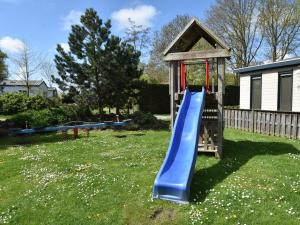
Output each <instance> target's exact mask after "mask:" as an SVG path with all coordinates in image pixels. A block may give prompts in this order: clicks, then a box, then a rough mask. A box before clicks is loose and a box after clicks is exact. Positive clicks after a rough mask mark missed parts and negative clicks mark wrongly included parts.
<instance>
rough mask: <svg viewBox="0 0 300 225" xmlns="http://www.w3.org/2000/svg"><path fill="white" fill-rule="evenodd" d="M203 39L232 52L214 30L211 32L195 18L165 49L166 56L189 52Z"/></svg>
mask: <svg viewBox="0 0 300 225" xmlns="http://www.w3.org/2000/svg"><path fill="white" fill-rule="evenodd" d="M202 37H203V38H204V39H205V40H206V41H207V42H208V43H210V44H211V45H212V46H214V47H216V45H219V46H220V47H222V48H223V49H226V50H228V51H229V50H230V48H229V47H228V45H227V44H226V43H225V42H223V41H222V40H221V39H220V38H219V37H218V36H217V35H216V34H215V33H214V32H213V31H212V30H210V29H209V28H208V27H206V26H205V25H204V24H203V23H201V22H200V21H199V20H197V19H196V18H193V19H192V20H191V21H190V22H189V23H188V24H187V25H186V26H185V28H184V29H183V30H182V31H181V32H180V33H179V34H178V35H177V37H176V38H175V39H174V41H173V42H171V44H170V45H169V46H168V47H167V48H166V49H165V51H164V55H167V54H168V53H174V52H187V51H189V50H190V49H191V48H192V47H193V46H194V45H195V44H196V43H197V42H198V41H199V40H200V38H202Z"/></svg>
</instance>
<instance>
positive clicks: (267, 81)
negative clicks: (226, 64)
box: [235, 58, 300, 112]
mask: <svg viewBox="0 0 300 225" xmlns="http://www.w3.org/2000/svg"><path fill="white" fill-rule="evenodd" d="M235 72H236V73H238V74H239V75H240V109H256V110H268V111H285V112H300V58H293V59H289V60H283V61H278V62H274V63H269V64H263V65H258V66H250V67H244V68H240V69H236V70H235Z"/></svg>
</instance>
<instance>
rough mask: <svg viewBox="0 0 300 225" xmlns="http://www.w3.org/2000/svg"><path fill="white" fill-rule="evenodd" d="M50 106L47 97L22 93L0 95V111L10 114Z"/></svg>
mask: <svg viewBox="0 0 300 225" xmlns="http://www.w3.org/2000/svg"><path fill="white" fill-rule="evenodd" d="M49 107H50V102H49V100H48V99H46V98H44V97H42V96H39V95H37V96H27V95H26V94H24V93H7V94H4V95H0V113H1V114H5V115H12V114H16V113H19V112H24V111H27V110H41V109H45V108H49Z"/></svg>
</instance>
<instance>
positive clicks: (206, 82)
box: [205, 59, 209, 93]
mask: <svg viewBox="0 0 300 225" xmlns="http://www.w3.org/2000/svg"><path fill="white" fill-rule="evenodd" d="M205 91H206V93H207V92H209V63H208V60H207V59H206V60H205Z"/></svg>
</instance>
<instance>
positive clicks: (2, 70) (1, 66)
mask: <svg viewBox="0 0 300 225" xmlns="http://www.w3.org/2000/svg"><path fill="white" fill-rule="evenodd" d="M6 58H7V55H6V54H5V53H4V52H2V51H1V50H0V81H3V80H4V79H5V78H7V76H8V70H7V65H6V63H5V59H6Z"/></svg>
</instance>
